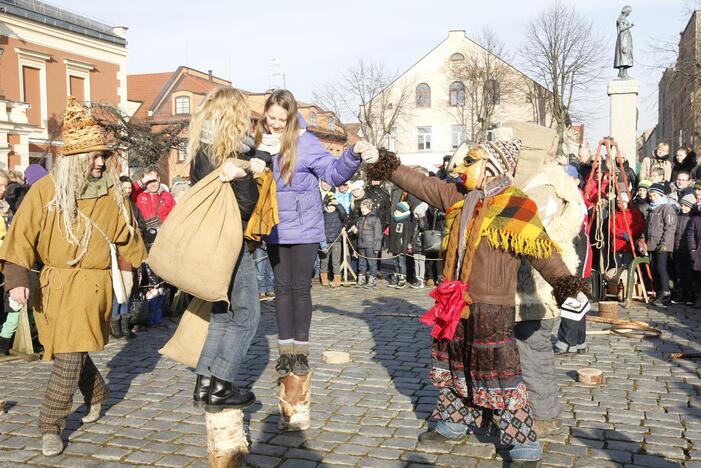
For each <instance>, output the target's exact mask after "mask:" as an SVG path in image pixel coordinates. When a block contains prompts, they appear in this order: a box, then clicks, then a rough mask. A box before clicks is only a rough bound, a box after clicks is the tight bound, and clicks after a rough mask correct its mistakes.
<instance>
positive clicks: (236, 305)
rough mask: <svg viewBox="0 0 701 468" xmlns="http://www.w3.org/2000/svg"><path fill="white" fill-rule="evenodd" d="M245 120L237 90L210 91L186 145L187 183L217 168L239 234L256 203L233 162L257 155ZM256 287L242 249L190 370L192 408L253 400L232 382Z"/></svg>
mask: <svg viewBox="0 0 701 468" xmlns="http://www.w3.org/2000/svg"><path fill="white" fill-rule="evenodd" d="M250 119H251V111H250V109H249V107H248V103H247V101H246V97H245V96H244V95H243V93H242V92H241V91H239V90H238V89H234V88H217V89H214V90H212V91H210V93H209V94H207V96H206V97H205V98H204V100H203V101H202V103H201V104H200V106H199V107H198V109H197V110H196V111H195V113H194V115H193V116H192V121H191V123H190V142H189V144H188V160H189V161H190V177H191V179H192V183H193V184H196V183H197V182H198V181H199V180H201V179H202V178H204V177H205V176H207V174H209V173H210V172H212V171H213V170H214V169H216V168H218V167H222V169H223V172H222V175H221V176H220V179H221V181H222V182H223V183H230V184H231V188H232V189H233V191H234V193H235V194H236V200H237V202H238V205H239V211H240V214H241V224H242V226H243V228H244V229H245V228H246V224H247V223H248V220H249V218H250V217H251V214H252V213H253V210H254V208H255V206H256V203H257V201H258V187H257V185H256V182H255V180H254V179H253V177H252V176H251V175H250V174H247V173H246V172H244V171H243V170H242V169H240V168H239V167H237V166H235V165H234V163H233V160H234V159H245V160H249V159H251V157H252V156H254V155H255V154H256V152H255V150H254V149H252V146H253V143H252V140H250V141H248V142H247V136H248V130H249V128H250V125H251V120H250ZM258 157H260V155H259V156H258ZM232 221H233V220H232ZM257 284H258V283H257V277H256V269H255V265H254V263H253V257H252V255H251V253H250V252H249V251H248V249H246V248H243V249H242V250H241V255H240V257H239V259H238V263H237V264H236V267H235V268H234V273H233V276H232V278H231V283H230V284H229V303H227V302H224V301H221V302H217V303H215V304H214V305H213V307H212V315H211V318H210V321H209V332H208V334H207V339H206V341H205V344H204V348H203V349H202V354H201V355H200V359H199V361H198V363H197V367H196V368H195V372H196V373H197V380H196V384H195V391H194V394H193V403H194V405H195V407H202V406H204V407H205V410H206V411H209V412H218V411H221V410H222V409H224V408H245V407H247V406H250V405H252V404H253V403H254V402H255V395H253V393H252V392H250V391H242V390H240V389H239V388H238V387H237V386H236V385H235V384H234V380H235V377H236V373H237V372H238V370H239V367H240V365H241V362H242V361H243V359H244V358H245V357H246V353H247V352H248V348H249V346H250V345H251V341H252V340H253V336H254V335H255V333H256V329H257V328H258V321H259V320H260V304H259V303H258V295H257V291H258V285H257Z"/></svg>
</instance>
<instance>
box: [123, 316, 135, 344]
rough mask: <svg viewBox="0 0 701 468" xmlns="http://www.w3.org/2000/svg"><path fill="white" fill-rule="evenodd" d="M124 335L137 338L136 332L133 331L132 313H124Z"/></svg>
mask: <svg viewBox="0 0 701 468" xmlns="http://www.w3.org/2000/svg"><path fill="white" fill-rule="evenodd" d="M121 317H122V335H124V336H126V337H127V338H129V339H131V338H135V337H136V334H135V333H134V332H133V331H131V314H123V315H122V316H121Z"/></svg>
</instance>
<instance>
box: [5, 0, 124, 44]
mask: <svg viewBox="0 0 701 468" xmlns="http://www.w3.org/2000/svg"><path fill="white" fill-rule="evenodd" d="M0 13H5V14H8V15H12V16H17V17H20V18H26V19H28V20H31V21H36V22H37V23H42V24H45V25H47V26H53V27H55V28H59V29H63V30H66V31H70V32H74V33H77V34H82V35H84V36H88V37H91V38H93V39H99V40H102V41H107V42H112V43H114V44H118V45H121V46H125V45H126V44H127V40H126V39H125V38H124V37H122V36H120V35H118V34H116V33H115V32H114V28H113V27H112V26H110V25H108V24H105V23H102V22H100V21H96V20H94V19H91V18H88V17H87V16H83V15H80V14H78V13H76V12H74V11H70V10H66V9H64V8H59V7H57V6H54V5H51V4H50V3H46V2H40V1H38V0H0Z"/></svg>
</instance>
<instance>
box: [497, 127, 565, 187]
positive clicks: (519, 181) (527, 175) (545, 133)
mask: <svg viewBox="0 0 701 468" xmlns="http://www.w3.org/2000/svg"><path fill="white" fill-rule="evenodd" d="M504 127H507V128H510V129H512V131H513V137H514V138H518V139H519V140H521V151H520V152H519V154H518V164H517V165H516V174H515V175H514V185H516V186H517V187H523V186H525V185H526V183H527V182H528V180H530V179H531V178H533V177H535V176H536V175H538V174H539V173H541V172H543V167H544V166H548V165H551V164H556V161H555V154H556V153H557V141H558V138H557V132H555V130H553V129H552V128H548V127H543V126H542V125H537V124H533V123H525V122H515V121H510V122H506V123H504Z"/></svg>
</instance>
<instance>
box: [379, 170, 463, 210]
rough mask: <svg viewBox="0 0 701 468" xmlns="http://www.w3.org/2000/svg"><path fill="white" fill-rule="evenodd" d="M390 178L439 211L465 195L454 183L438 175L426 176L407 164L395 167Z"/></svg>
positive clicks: (446, 208) (447, 207)
mask: <svg viewBox="0 0 701 468" xmlns="http://www.w3.org/2000/svg"><path fill="white" fill-rule="evenodd" d="M390 180H391V181H392V182H393V183H394V184H396V185H397V186H399V187H400V188H402V189H403V190H405V191H407V192H409V193H410V194H412V195H414V196H415V197H417V198H419V199H421V200H423V201H425V202H426V203H428V204H429V205H431V206H434V207H436V208H438V209H439V210H441V211H447V210H448V209H449V208H450V207H451V206H453V205H454V204H456V203H457V202H459V201H460V200H462V199H463V198H464V197H465V195H464V194H463V193H461V192H460V191H458V188H457V185H455V184H454V183H452V182H445V181H442V180H440V179H438V177H426V176H425V175H423V174H419V173H418V172H416V171H414V170H413V169H411V168H409V167H407V166H402V165H400V166H399V167H397V168H396V169H395V170H394V171H393V172H392V175H391V177H390Z"/></svg>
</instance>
